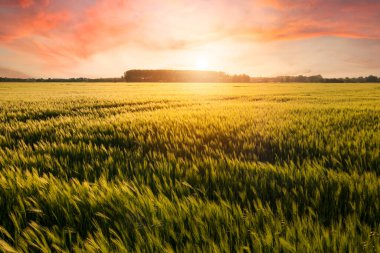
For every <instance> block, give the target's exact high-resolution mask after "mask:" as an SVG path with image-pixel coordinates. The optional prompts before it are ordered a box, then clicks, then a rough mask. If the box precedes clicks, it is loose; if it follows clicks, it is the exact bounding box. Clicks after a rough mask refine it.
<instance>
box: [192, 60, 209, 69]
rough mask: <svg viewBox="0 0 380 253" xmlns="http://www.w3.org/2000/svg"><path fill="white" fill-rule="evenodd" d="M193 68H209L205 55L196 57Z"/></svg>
mask: <svg viewBox="0 0 380 253" xmlns="http://www.w3.org/2000/svg"><path fill="white" fill-rule="evenodd" d="M195 68H196V69H197V70H207V69H208V68H209V62H208V59H207V58H206V57H198V58H197V59H196V62H195Z"/></svg>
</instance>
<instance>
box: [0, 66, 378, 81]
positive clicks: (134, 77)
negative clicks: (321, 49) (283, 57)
mask: <svg viewBox="0 0 380 253" xmlns="http://www.w3.org/2000/svg"><path fill="white" fill-rule="evenodd" d="M0 82H215V83H216V82H220V83H223V82H224V83H273V82H275V83H379V82H380V77H378V76H374V75H369V76H366V77H345V78H325V77H323V76H321V75H313V76H303V75H298V76H277V77H250V76H248V75H246V74H240V75H229V74H226V73H224V72H221V71H200V70H138V69H135V70H128V71H126V72H124V74H123V75H122V76H121V77H111V78H85V77H79V78H9V77H0Z"/></svg>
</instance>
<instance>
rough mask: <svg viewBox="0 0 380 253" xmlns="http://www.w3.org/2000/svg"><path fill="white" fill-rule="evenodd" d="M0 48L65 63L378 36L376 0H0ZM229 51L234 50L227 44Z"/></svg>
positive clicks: (379, 13)
mask: <svg viewBox="0 0 380 253" xmlns="http://www.w3.org/2000/svg"><path fill="white" fill-rule="evenodd" d="M0 8H1V9H0V47H4V48H7V49H10V50H13V51H15V52H23V53H25V54H30V55H33V56H35V57H36V58H38V60H42V61H43V62H45V63H46V66H47V67H49V68H58V67H61V68H65V67H67V66H70V65H75V64H77V63H80V62H83V61H86V60H89V59H91V58H93V57H95V56H96V55H97V54H104V52H106V51H112V50H113V49H114V48H122V47H125V48H127V47H128V48H140V50H142V51H145V52H147V53H146V54H149V52H152V51H180V50H190V51H191V50H192V49H193V48H197V47H202V46H203V45H207V44H210V43H215V42H220V43H223V41H226V40H229V41H231V40H233V41H235V42H236V43H235V45H236V46H238V45H239V43H240V44H241V43H247V42H250V43H252V44H254V43H264V42H263V41H265V42H268V41H283V40H303V39H308V38H317V37H324V36H332V37H344V38H362V39H380V2H379V1H378V0H361V1H356V0H330V1H327V0H309V1H305V0H236V1H231V0H181V1H179V0H161V1H157V0H142V1H135V0H82V1H77V0H56V1H49V0H3V1H0ZM231 50H238V49H236V48H231Z"/></svg>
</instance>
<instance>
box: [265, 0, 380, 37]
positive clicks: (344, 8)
mask: <svg viewBox="0 0 380 253" xmlns="http://www.w3.org/2000/svg"><path fill="white" fill-rule="evenodd" d="M261 3H262V4H263V5H264V6H267V7H269V8H271V9H272V11H274V12H275V13H276V16H277V20H276V21H275V22H274V24H273V27H272V28H270V29H265V30H264V31H262V34H263V36H264V37H265V38H268V39H273V40H278V39H302V38H309V37H321V36H336V37H347V38H366V39H380V2H379V1H378V0H361V1H356V0H329V1H326V0H310V1H301V0H261Z"/></svg>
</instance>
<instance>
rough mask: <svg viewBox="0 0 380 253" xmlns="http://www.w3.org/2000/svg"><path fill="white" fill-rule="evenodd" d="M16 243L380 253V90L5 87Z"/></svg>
mask: <svg viewBox="0 0 380 253" xmlns="http://www.w3.org/2000/svg"><path fill="white" fill-rule="evenodd" d="M0 119H1V121H0V249H2V250H3V251H4V252H109V251H111V252H130V251H132V252H133V251H144V252H219V251H220V252H380V85H379V84H273V83H271V84H241V83H240V84H191V83H187V84H183V83H154V84H153V83H150V84H149V83H139V84H134V83H128V84H124V83H73V84H70V83H2V84H0Z"/></svg>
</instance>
